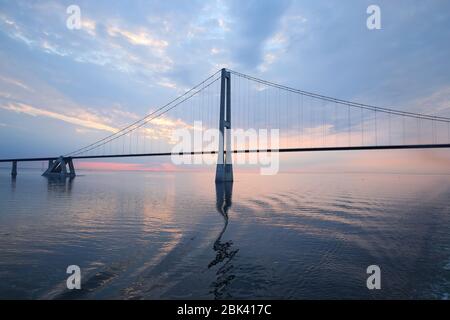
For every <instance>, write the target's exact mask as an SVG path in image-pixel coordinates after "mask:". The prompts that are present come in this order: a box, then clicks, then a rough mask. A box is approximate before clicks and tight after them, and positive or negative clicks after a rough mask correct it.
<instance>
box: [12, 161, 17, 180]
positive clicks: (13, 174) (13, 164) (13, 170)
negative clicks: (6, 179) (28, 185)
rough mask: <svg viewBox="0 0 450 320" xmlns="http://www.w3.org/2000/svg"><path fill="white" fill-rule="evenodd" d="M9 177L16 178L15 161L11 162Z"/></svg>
mask: <svg viewBox="0 0 450 320" xmlns="http://www.w3.org/2000/svg"><path fill="white" fill-rule="evenodd" d="M11 175H12V176H13V177H15V176H17V161H13V162H12V168H11Z"/></svg>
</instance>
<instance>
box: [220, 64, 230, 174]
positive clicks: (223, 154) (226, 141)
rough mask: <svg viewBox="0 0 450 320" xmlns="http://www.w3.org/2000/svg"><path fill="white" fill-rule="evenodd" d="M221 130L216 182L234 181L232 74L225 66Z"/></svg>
mask: <svg viewBox="0 0 450 320" xmlns="http://www.w3.org/2000/svg"><path fill="white" fill-rule="evenodd" d="M219 131H220V133H219V152H218V157H217V167H216V182H223V181H233V164H232V157H231V153H232V152H231V74H230V72H229V71H227V70H226V69H225V68H224V69H222V74H221V84H220V116H219ZM225 146H226V151H225Z"/></svg>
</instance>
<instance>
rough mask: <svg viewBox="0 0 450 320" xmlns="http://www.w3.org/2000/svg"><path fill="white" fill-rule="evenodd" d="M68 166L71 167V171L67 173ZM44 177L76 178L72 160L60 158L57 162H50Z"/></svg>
mask: <svg viewBox="0 0 450 320" xmlns="http://www.w3.org/2000/svg"><path fill="white" fill-rule="evenodd" d="M67 166H69V171H67ZM42 175H43V176H44V177H60V178H66V177H75V167H74V165H73V160H72V158H64V157H63V156H60V157H59V158H58V159H57V160H55V161H53V160H49V161H48V168H47V170H46V171H45V172H44V173H43V174H42Z"/></svg>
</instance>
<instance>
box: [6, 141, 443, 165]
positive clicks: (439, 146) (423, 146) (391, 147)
mask: <svg viewBox="0 0 450 320" xmlns="http://www.w3.org/2000/svg"><path fill="white" fill-rule="evenodd" d="M442 148H450V144H448V143H446V144H411V145H383V146H351V147H316V148H280V149H242V150H233V151H232V152H233V153H257V152H282V153H283V152H315V151H352V150H353V151H356V150H394V149H442ZM202 154H217V151H192V152H178V153H172V152H160V153H130V154H107V155H96V156H73V157H67V158H72V159H104V158H132V157H155V156H171V155H202ZM56 159H58V157H38V158H11V159H0V162H13V161H17V162H24V161H48V160H56Z"/></svg>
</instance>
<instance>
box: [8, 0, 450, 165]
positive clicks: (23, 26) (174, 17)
mask: <svg viewBox="0 0 450 320" xmlns="http://www.w3.org/2000/svg"><path fill="white" fill-rule="evenodd" d="M371 4H376V5H378V6H379V7H380V9H381V29H380V30H369V29H368V28H367V26H366V20H367V18H368V16H369V15H368V14H367V12H366V10H367V7H368V6H369V5H371ZM70 5H77V6H79V8H80V10H81V28H80V29H73V30H70V29H69V28H67V26H66V22H67V19H68V17H69V16H70V14H68V13H67V12H66V10H67V8H68V7H69V6H70ZM449 56H450V3H449V2H448V1H445V0H442V1H439V0H433V1H426V2H424V1H406V0H396V1H376V0H375V1H374V0H371V1H361V0H358V1H356V0H352V1H337V0H335V1H288V0H278V1H265V0H257V1H256V0H249V1H237V0H236V1H235V0H231V1H223V0H211V1H194V0H190V1H175V0H174V1H74V0H71V1H44V0H42V1H39V0H38V1H21V0H15V1H4V0H0V158H8V157H25V156H48V155H58V154H65V153H67V152H69V151H72V150H74V149H77V148H79V147H82V146H84V145H87V144H89V143H91V142H93V141H95V140H97V139H100V138H102V137H104V136H106V135H108V134H110V133H111V132H114V131H116V130H118V129H119V128H122V127H123V126H125V125H127V124H129V123H131V122H133V121H136V120H137V119H139V118H141V117H142V116H144V115H146V114H148V113H149V112H151V111H152V110H155V109H156V108H158V107H159V106H161V105H163V104H164V103H166V102H167V101H169V100H171V99H173V98H175V97H177V96H179V95H180V94H182V93H184V92H185V91H186V90H187V89H189V88H191V87H192V86H194V85H195V84H197V83H199V82H200V81H202V80H203V79H205V78H206V77H208V76H209V75H211V74H213V73H214V72H216V71H217V70H219V69H220V68H223V67H225V68H230V69H232V70H236V71H239V72H242V73H246V74H250V75H253V76H256V77H258V78H262V79H267V80H270V81H273V82H277V83H280V84H284V85H288V86H291V87H294V88H299V89H303V90H306V91H311V92H316V93H320V94H324V95H328V96H333V97H337V98H342V99H346V100H351V101H357V102H361V103H367V104H371V105H376V106H382V107H390V108H395V109H399V110H405V111H411V112H421V113H427V114H433V115H440V116H446V117H450V63H449V62H448V57H449ZM414 154H415V155H417V157H416V160H417V161H416V162H417V166H416V167H414V168H420V167H423V162H424V161H425V162H426V161H429V163H432V164H433V165H432V166H436V168H439V169H437V170H440V171H442V170H443V171H445V169H446V168H447V171H448V168H449V166H448V164H449V161H450V160H449V159H450V158H449V155H448V152H445V151H436V152H433V151H427V153H423V152H419V153H414ZM288 158H289V157H288ZM344 158H345V159H344ZM393 158H395V159H397V160H395V161H392V159H393ZM410 158H411V154H410V153H395V156H394V155H393V154H391V155H386V157H385V158H383V159H382V160H380V161H378V162H377V163H385V164H386V165H394V163H396V166H397V167H399V168H401V167H404V166H402V165H401V161H400V163H398V161H399V160H398V159H410ZM295 159H297V160H295ZM436 159H437V160H436ZM350 160H351V163H354V166H356V164H358V165H359V166H360V169H361V170H364V167H365V166H367V168H369V167H371V166H373V157H372V156H371V155H369V154H367V153H363V154H361V153H354V154H352V155H346V156H342V155H341V154H331V155H327V156H323V155H306V156H302V158H301V160H298V157H297V158H295V157H294V158H292V157H290V158H289V159H287V158H286V163H295V164H297V163H298V161H300V163H301V165H302V167H303V166H305V167H310V168H313V169H314V170H316V169H317V170H319V171H320V170H323V169H324V166H325V167H326V168H325V169H327V168H328V169H329V168H331V167H333V166H335V165H336V161H338V162H339V161H340V163H342V164H343V165H344V167H345V165H348V163H349V161H350ZM130 161H131V162H133V161H134V160H130ZM158 161H159V163H155V162H154V161H153V162H152V165H149V166H148V167H146V166H145V165H144V167H145V168H148V169H149V170H153V169H154V168H156V169H158V168H162V169H167V168H170V166H169V165H168V164H167V163H165V164H164V163H161V161H162V160H158ZM296 161H297V162H296ZM430 161H431V162H430ZM318 164H319V167H317V166H318ZM320 164H322V167H320ZM81 166H82V165H81ZM84 166H86V167H89V164H86V163H85V164H84ZM91 166H92V168H98V167H99V165H98V164H92V165H91ZM114 166H115V167H114V168H118V169H123V168H126V166H124V165H122V164H114ZM136 166H142V164H135V163H134V164H133V165H132V166H131V167H128V168H136ZM294 167H295V166H292V167H289V168H288V169H289V170H293V169H294Z"/></svg>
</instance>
